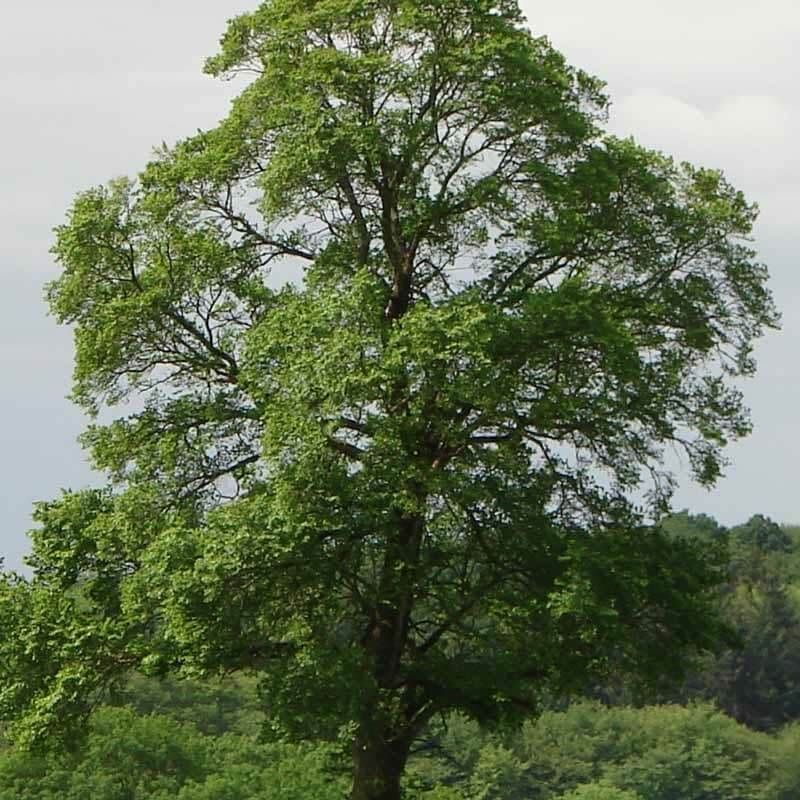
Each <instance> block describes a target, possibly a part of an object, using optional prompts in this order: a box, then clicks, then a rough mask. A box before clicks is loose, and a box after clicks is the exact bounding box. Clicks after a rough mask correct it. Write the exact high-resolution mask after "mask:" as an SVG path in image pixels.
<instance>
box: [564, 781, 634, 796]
mask: <svg viewBox="0 0 800 800" xmlns="http://www.w3.org/2000/svg"><path fill="white" fill-rule="evenodd" d="M561 800H641V796H640V795H638V794H636V793H635V792H631V791H629V790H628V789H619V788H617V787H616V786H609V785H607V784H602V783H584V784H582V785H581V786H579V787H578V788H577V789H574V790H573V791H571V792H568V793H567V794H565V795H563V797H562V798H561Z"/></svg>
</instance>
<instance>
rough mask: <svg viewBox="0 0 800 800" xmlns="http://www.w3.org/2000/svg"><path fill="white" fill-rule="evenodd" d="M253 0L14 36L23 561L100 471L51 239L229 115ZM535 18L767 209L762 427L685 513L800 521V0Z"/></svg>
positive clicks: (13, 383) (654, 130)
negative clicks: (798, 256)
mask: <svg viewBox="0 0 800 800" xmlns="http://www.w3.org/2000/svg"><path fill="white" fill-rule="evenodd" d="M254 4H255V0H253V2H246V1H245V0H229V2H226V3H221V2H211V0H160V2H156V1H155V0H139V2H136V3H132V2H130V0H124V1H123V0H70V2H64V0H30V2H27V3H14V4H11V5H10V6H9V8H6V9H5V10H4V12H3V15H2V22H3V25H2V28H1V29H0V178H1V179H2V180H1V181H0V375H2V378H0V444H2V447H3V458H2V460H1V461H0V537H1V538H0V555H4V556H5V558H6V564H7V566H9V567H11V568H18V567H19V566H20V564H21V559H22V556H23V554H24V553H25V551H26V549H27V542H26V538H25V531H26V530H27V529H28V528H29V527H30V525H31V523H30V510H31V506H32V504H33V502H34V501H35V500H38V499H46V498H50V497H53V496H54V495H56V494H57V493H58V491H59V489H60V488H62V487H64V488H67V487H69V488H80V487H81V486H84V485H86V484H87V483H88V482H89V481H92V480H94V481H95V482H96V481H97V480H98V479H97V477H94V478H92V475H91V473H90V471H89V469H88V467H87V466H86V464H85V461H84V459H83V454H82V453H81V451H80V449H79V448H78V445H77V444H76V442H75V439H76V436H77V435H78V433H79V431H80V429H81V426H82V424H83V420H82V418H81V415H80V413H79V412H78V411H77V410H76V409H74V408H73V407H71V406H70V404H69V403H68V401H67V400H65V399H64V397H65V395H66V394H67V392H68V391H69V379H70V378H69V376H70V372H71V336H70V333H69V331H68V330H65V329H63V328H58V327H57V326H56V325H55V324H54V323H53V321H52V320H51V319H49V318H48V317H47V316H46V310H45V306H44V304H43V302H42V300H41V295H42V285H43V283H44V282H45V281H47V280H48V279H50V278H52V277H54V275H55V274H56V273H55V268H54V265H53V263H52V260H51V258H50V257H49V255H48V249H49V247H50V244H51V241H52V234H51V230H52V228H53V226H54V225H56V224H58V223H59V222H60V221H61V220H62V219H63V215H64V211H65V209H66V208H67V207H68V205H69V203H70V201H71V198H72V197H73V195H74V194H75V193H76V192H77V191H79V190H81V189H84V188H87V187H89V186H92V185H96V184H99V183H104V182H106V181H107V180H108V179H109V178H112V177H115V176H118V175H123V174H134V173H136V172H137V171H138V169H139V168H141V166H142V165H143V164H144V163H145V162H146V160H147V159H148V157H149V155H150V152H151V150H152V148H153V147H154V146H157V145H159V144H160V143H161V142H162V141H166V142H168V143H171V142H174V141H175V140H176V139H178V138H181V137H183V136H186V135H190V134H191V133H193V132H194V131H195V130H196V129H197V128H205V127H209V126H211V125H213V124H214V123H215V122H216V120H218V119H219V118H220V117H221V116H223V115H224V113H225V109H226V106H227V102H228V100H229V98H230V97H231V96H232V91H233V87H232V86H231V85H230V84H225V83H220V82H218V81H215V80H213V79H211V78H207V77H205V76H204V75H202V72H201V66H202V62H203V59H204V58H205V57H206V56H207V55H210V54H212V53H213V52H214V51H215V48H216V43H217V41H218V39H219V36H220V34H221V33H222V31H223V30H224V25H225V21H226V19H227V18H229V17H231V16H233V15H235V14H237V13H239V12H241V11H244V10H248V9H250V8H252V7H253V6H254ZM523 8H524V10H525V12H526V14H527V15H528V19H529V23H530V26H531V28H532V29H533V31H534V32H535V33H536V34H547V35H549V36H550V38H551V39H552V41H553V43H554V44H555V45H556V47H558V48H559V49H560V50H562V52H564V53H565V55H566V56H567V58H568V60H569V61H570V62H571V63H573V64H575V65H576V66H580V67H582V68H584V69H586V70H588V71H590V72H592V73H594V74H596V75H598V76H600V77H602V78H603V79H605V80H606V81H607V82H608V89H609V92H610V94H611V96H612V98H613V103H614V105H613V108H612V120H611V127H612V129H613V131H614V132H616V133H620V134H625V135H629V134H632V135H634V136H635V137H636V138H637V139H638V140H639V141H640V142H642V143H643V144H646V145H648V146H651V147H656V148H658V149H661V150H664V151H666V152H668V153H670V154H673V155H675V156H677V157H679V158H681V159H688V160H691V161H694V162H697V163H700V164H703V165H706V166H714V167H721V168H723V169H724V170H725V172H726V174H727V175H728V177H729V178H730V179H731V180H732V181H733V182H734V183H735V184H736V185H738V186H739V188H741V189H743V190H744V191H745V192H746V194H747V195H748V197H749V198H750V199H754V200H757V201H758V202H759V204H760V206H761V209H762V215H761V220H760V222H759V225H758V230H757V247H758V249H759V251H760V254H761V257H762V259H763V260H764V261H765V262H766V263H767V264H769V266H770V268H771V272H772V287H773V290H774V291H775V294H776V297H777V301H778V304H779V306H780V308H781V310H782V311H783V314H784V323H783V330H782V332H781V333H779V334H773V335H770V336H769V337H767V338H766V339H765V340H763V342H762V343H761V346H760V347H759V349H758V351H757V354H758V358H759V364H760V369H759V373H758V376H757V377H756V378H755V379H754V380H752V381H750V382H748V383H747V385H746V386H745V392H746V396H747V398H748V401H749V403H750V406H751V408H752V410H753V420H754V424H755V432H754V433H753V435H752V436H751V437H750V438H749V439H747V440H745V441H744V442H740V443H738V444H736V445H734V446H732V447H731V448H730V450H729V455H730V457H731V459H732V462H733V463H732V465H731V466H730V467H729V469H728V471H727V475H726V477H725V478H724V479H723V480H722V481H721V482H720V483H719V485H718V486H717V487H716V488H715V489H714V490H713V491H711V492H705V491H702V490H699V489H697V488H693V487H692V486H691V485H690V484H689V483H688V482H686V481H684V482H683V483H682V485H681V489H680V491H679V492H678V493H677V496H676V498H675V505H676V507H677V508H682V507H689V508H690V509H691V510H692V511H695V512H699V511H704V512H706V513H709V514H712V515H714V516H715V517H717V519H719V520H720V521H721V522H723V523H725V524H734V523H736V522H739V521H743V520H744V519H745V518H747V517H749V516H750V515H751V514H753V513H763V514H768V515H770V516H772V517H773V518H774V519H776V520H778V521H781V522H800V498H798V497H796V494H797V488H796V474H797V469H796V458H795V449H796V447H797V443H798V442H800V422H799V421H798V409H800V364H798V359H797V357H796V353H797V350H798V345H799V344H800V323H799V322H798V315H797V314H796V313H795V307H796V306H797V304H798V300H799V299H800V277H798V274H797V270H796V269H795V250H796V249H797V242H796V239H797V230H798V226H797V219H798V216H800V212H798V204H797V198H798V196H799V195H800V157H798V142H800V136H799V135H798V134H800V98H799V97H798V95H797V90H796V81H797V77H798V76H799V75H800V49H798V48H797V42H798V41H800V7H796V6H795V3H794V2H793V1H792V2H790V0H761V2H759V3H753V2H752V0H746V1H745V0H724V1H723V0H692V2H689V0H672V1H671V2H670V3H662V2H656V0H651V1H650V2H641V0H601V1H600V2H593V1H592V0H558V2H548V3H535V2H532V0H527V1H526V2H523Z"/></svg>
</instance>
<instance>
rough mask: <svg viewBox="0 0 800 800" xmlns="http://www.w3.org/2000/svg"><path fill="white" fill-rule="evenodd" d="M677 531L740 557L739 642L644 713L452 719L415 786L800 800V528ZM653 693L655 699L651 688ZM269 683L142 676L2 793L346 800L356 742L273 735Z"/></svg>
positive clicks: (597, 709)
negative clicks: (265, 691) (293, 740)
mask: <svg viewBox="0 0 800 800" xmlns="http://www.w3.org/2000/svg"><path fill="white" fill-rule="evenodd" d="M663 525H664V527H665V529H666V530H667V531H668V532H669V533H670V534H671V535H674V536H681V537H692V538H695V539H700V540H701V541H703V542H705V543H706V544H707V546H708V547H709V548H714V549H718V550H719V551H724V552H726V553H727V554H728V555H727V557H728V558H729V561H730V570H729V573H730V575H729V580H728V582H727V583H726V584H725V585H724V586H723V587H721V589H720V597H719V602H720V604H721V606H722V609H723V612H724V616H725V619H726V620H727V622H728V624H729V626H730V627H731V629H732V631H734V632H735V634H736V636H737V637H738V638H739V640H740V647H739V648H738V649H736V650H729V649H722V648H721V649H720V651H719V652H718V653H717V654H715V655H714V656H713V657H709V658H707V659H706V660H705V661H704V662H703V663H702V664H698V666H697V668H696V669H695V670H694V671H693V672H692V673H691V674H690V675H689V676H688V679H687V681H686V683H685V685H684V686H682V687H681V688H680V689H679V690H676V691H673V692H671V693H668V694H664V695H662V696H661V697H658V698H656V699H657V700H658V701H659V704H657V705H646V706H645V705H641V700H642V698H639V697H637V696H635V695H634V694H633V693H632V692H631V691H630V690H629V689H628V688H626V687H621V686H613V685H612V686H603V687H594V688H593V689H592V690H591V692H590V693H589V694H590V696H589V697H587V698H585V699H583V700H581V701H579V702H571V703H567V702H566V701H564V700H563V699H559V698H553V699H551V700H550V703H549V708H548V710H545V711H544V713H543V714H542V715H541V716H540V717H539V718H538V719H537V720H535V721H532V722H529V723H526V724H525V725H523V726H522V727H521V728H520V729H515V730H505V731H503V730H500V731H492V732H487V731H483V730H481V729H480V728H479V727H478V726H477V725H475V724H474V723H472V722H471V721H469V720H467V719H465V718H462V717H450V718H448V719H443V720H440V721H439V722H438V723H437V725H436V726H435V727H434V729H433V731H432V734H431V735H430V736H429V737H428V738H427V739H426V740H425V741H422V742H420V743H419V745H418V747H417V749H416V751H415V753H414V754H413V756H412V760H411V764H410V767H409V770H408V774H407V777H406V787H405V788H406V795H407V797H409V798H421V799H424V800H530V799H532V800H675V798H681V800H789V798H797V797H800V761H798V759H797V756H796V754H797V753H798V752H800V529H798V528H789V527H786V526H783V527H782V526H779V525H777V524H775V523H774V522H772V521H771V520H769V519H767V518H765V517H763V516H754V517H753V518H751V519H750V520H749V521H748V522H746V523H744V524H743V525H739V526H736V527H734V528H731V529H729V530H726V529H725V528H723V527H721V526H720V525H718V524H717V522H716V521H715V520H713V519H712V518H711V517H708V516H705V515H691V514H689V513H688V512H681V513H679V514H675V515H673V516H671V517H670V518H668V519H667V520H665V521H664V522H663ZM651 699H652V698H651ZM266 723H268V716H267V714H266V713H265V707H264V701H263V700H262V698H261V697H260V696H259V693H258V689H257V684H256V681H255V679H253V678H248V677H242V676H234V677H232V678H228V679H227V680H225V681H222V682H197V681H177V680H174V679H169V680H165V681H157V680H152V679H145V678H142V677H140V676H136V677H133V678H132V679H131V680H130V681H129V682H128V684H127V685H126V686H125V687H124V689H122V690H118V691H117V692H115V693H114V694H113V695H111V696H109V697H108V698H107V702H106V704H105V705H104V706H102V707H101V708H100V709H99V710H98V712H97V713H96V714H95V715H94V717H93V718H92V720H91V723H90V725H89V728H88V731H87V734H86V737H85V739H84V740H83V741H81V742H75V743H74V747H73V749H72V751H71V752H66V753H65V752H58V753H39V754H32V753H26V752H21V751H16V750H12V749H10V748H7V749H5V750H3V751H2V752H0V800H12V798H13V800H56V799H58V800H84V799H85V798H93V800H167V798H169V800H212V799H213V800H301V799H302V800H333V799H334V798H336V799H337V800H341V798H343V797H345V796H346V793H347V788H348V785H349V780H350V777H349V774H348V768H349V765H348V762H347V758H346V757H345V751H344V748H345V747H346V746H347V745H346V744H344V743H345V742H346V741H347V740H348V737H347V735H346V734H345V735H343V739H342V742H343V743H342V744H340V743H337V742H329V743H325V744H319V743H307V744H302V745H290V744H286V743H281V742H273V741H269V737H268V735H265V731H266V732H267V733H268V724H266Z"/></svg>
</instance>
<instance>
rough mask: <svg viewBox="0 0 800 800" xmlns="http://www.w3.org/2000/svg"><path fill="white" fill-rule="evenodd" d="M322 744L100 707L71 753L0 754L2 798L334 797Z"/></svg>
mask: <svg viewBox="0 0 800 800" xmlns="http://www.w3.org/2000/svg"><path fill="white" fill-rule="evenodd" d="M329 761H330V756H329V754H328V753H327V751H326V750H325V749H324V748H317V749H315V750H313V749H310V748H307V747H306V748H303V747H292V746H282V747H277V746H265V745H258V744H256V743H255V742H253V741H252V740H249V739H247V738H244V737H240V736H235V735H232V734H225V735H222V736H220V737H218V738H209V737H206V736H203V735H202V734H200V733H199V731H198V730H197V729H196V728H195V727H194V726H193V725H191V724H186V723H179V722H176V721H174V720H171V719H169V718H167V717H165V716H162V715H151V716H141V715H137V714H135V713H133V712H132V711H131V710H130V709H126V708H102V709H100V710H99V711H98V712H97V713H96V714H95V715H94V717H93V718H92V722H91V726H90V729H89V731H88V734H87V737H86V739H85V741H84V743H83V745H82V747H81V748H80V749H79V750H77V751H75V752H73V753H72V754H70V755H65V754H50V755H48V756H36V755H33V754H31V753H26V752H19V751H13V750H7V751H5V752H3V753H0V799H1V800H85V799H86V798H92V800H133V799H134V798H136V799H138V798H141V800H175V799H176V798H177V800H212V798H213V800H243V799H244V798H252V800H299V799H300V798H304V799H305V798H309V800H334V799H335V800H339V798H341V796H342V792H343V789H344V786H343V782H342V780H341V778H336V777H335V776H333V775H332V774H331V773H330V771H329V769H328V764H329Z"/></svg>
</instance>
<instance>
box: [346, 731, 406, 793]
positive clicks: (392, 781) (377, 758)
mask: <svg viewBox="0 0 800 800" xmlns="http://www.w3.org/2000/svg"><path fill="white" fill-rule="evenodd" d="M409 749H410V743H409V742H407V741H404V740H397V739H395V740H390V739H388V737H387V736H386V735H385V733H384V732H379V731H368V730H363V729H362V732H361V733H359V735H358V736H357V737H356V740H355V742H354V744H353V751H354V752H353V767H354V769H353V789H352V791H351V793H350V800H400V778H401V777H402V775H403V771H404V770H405V766H406V761H407V760H408V752H409Z"/></svg>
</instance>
